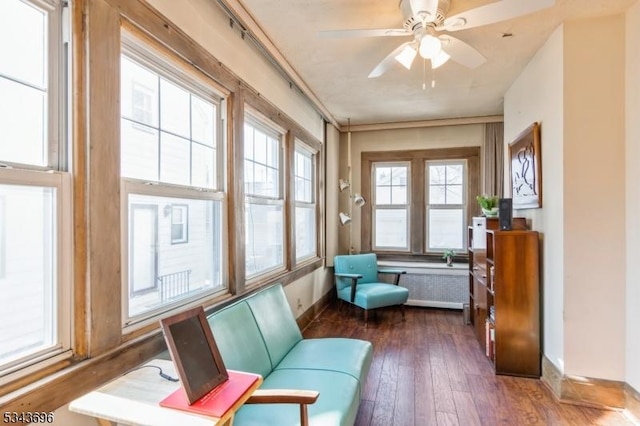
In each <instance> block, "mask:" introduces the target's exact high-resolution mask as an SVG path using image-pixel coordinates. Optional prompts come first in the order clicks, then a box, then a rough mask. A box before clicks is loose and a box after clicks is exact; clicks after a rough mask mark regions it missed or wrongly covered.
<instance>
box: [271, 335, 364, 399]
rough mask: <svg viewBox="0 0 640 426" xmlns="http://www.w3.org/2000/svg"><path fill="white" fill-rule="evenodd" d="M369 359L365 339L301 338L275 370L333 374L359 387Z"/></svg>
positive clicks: (362, 381) (362, 382)
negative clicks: (346, 378)
mask: <svg viewBox="0 0 640 426" xmlns="http://www.w3.org/2000/svg"><path fill="white" fill-rule="evenodd" d="M372 357H373V345H372V344H371V343H370V342H367V341H365V340H358V339H344V338H339V337H327V338H321V339H305V340H302V341H300V342H298V344H297V345H296V346H294V347H293V349H291V351H290V352H289V353H288V354H287V356H286V357H285V358H284V359H283V360H282V362H280V364H278V366H277V367H276V370H285V369H306V370H311V369H313V370H328V371H337V372H341V373H344V374H348V375H350V376H352V377H353V378H355V379H356V380H358V382H359V383H360V385H361V386H362V385H363V384H364V381H365V379H366V377H367V372H368V371H369V367H370V366H371V360H372ZM361 391H362V389H359V392H361ZM358 395H359V393H358Z"/></svg>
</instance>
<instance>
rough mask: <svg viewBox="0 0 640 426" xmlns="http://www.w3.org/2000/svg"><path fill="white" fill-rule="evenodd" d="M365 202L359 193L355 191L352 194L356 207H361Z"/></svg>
mask: <svg viewBox="0 0 640 426" xmlns="http://www.w3.org/2000/svg"><path fill="white" fill-rule="evenodd" d="M366 203H367V202H366V201H365V199H364V197H363V196H362V195H361V194H358V193H356V195H354V196H353V204H355V206H356V207H362V206H364V205H365V204H366Z"/></svg>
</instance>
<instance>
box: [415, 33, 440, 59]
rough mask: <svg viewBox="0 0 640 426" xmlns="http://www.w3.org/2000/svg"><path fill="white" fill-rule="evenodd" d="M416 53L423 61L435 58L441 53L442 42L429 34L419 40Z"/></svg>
mask: <svg viewBox="0 0 640 426" xmlns="http://www.w3.org/2000/svg"><path fill="white" fill-rule="evenodd" d="M418 51H419V52H420V56H422V57H423V58H424V59H431V58H435V57H436V56H438V54H439V53H440V52H441V51H442V42H441V41H440V39H438V38H436V37H434V36H432V35H431V34H427V35H425V36H424V37H422V39H421V40H420V48H419V49H418Z"/></svg>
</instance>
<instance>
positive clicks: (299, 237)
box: [293, 143, 317, 261]
mask: <svg viewBox="0 0 640 426" xmlns="http://www.w3.org/2000/svg"><path fill="white" fill-rule="evenodd" d="M315 158H316V155H315V154H314V153H313V152H312V151H310V150H309V149H307V148H306V147H305V146H303V145H302V144H301V143H297V144H296V148H295V154H294V165H293V170H294V184H295V189H294V193H295V236H296V260H298V261H299V260H303V259H306V258H310V257H314V256H316V255H317V239H316V235H317V229H316V219H317V218H316V216H317V214H316V203H315V199H316V191H315V188H316V184H315V180H316V179H315Z"/></svg>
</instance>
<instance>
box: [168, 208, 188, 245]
mask: <svg viewBox="0 0 640 426" xmlns="http://www.w3.org/2000/svg"><path fill="white" fill-rule="evenodd" d="M188 221H189V205H188V204H174V205H172V206H171V244H181V243H187V242H189V236H188V229H187V226H188Z"/></svg>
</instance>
